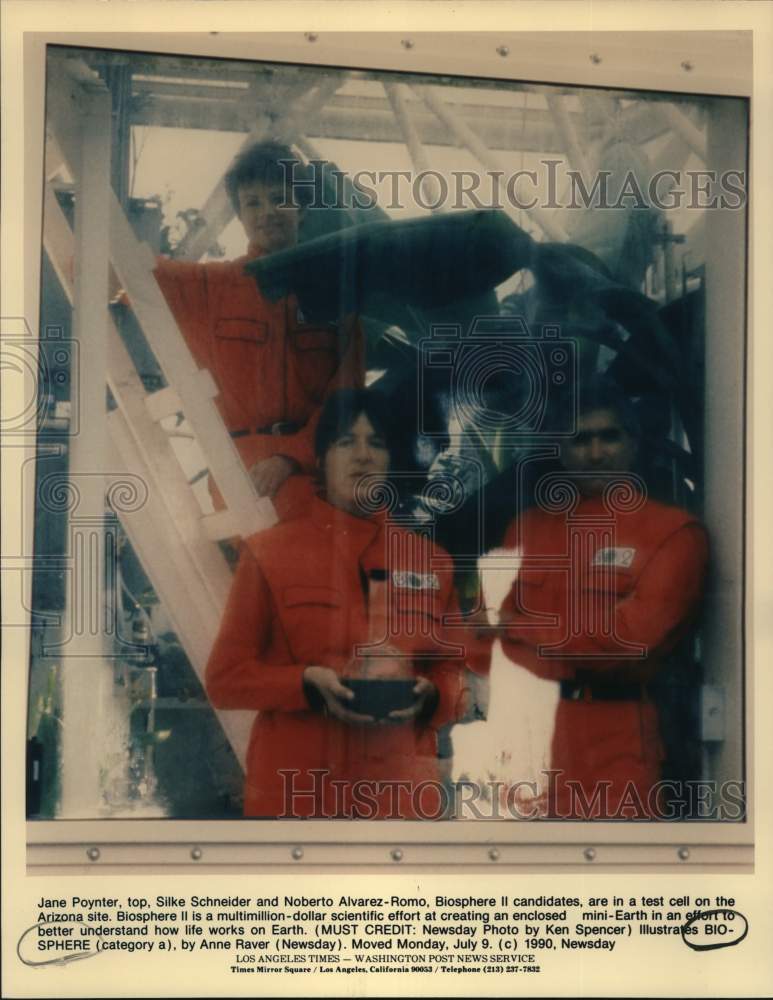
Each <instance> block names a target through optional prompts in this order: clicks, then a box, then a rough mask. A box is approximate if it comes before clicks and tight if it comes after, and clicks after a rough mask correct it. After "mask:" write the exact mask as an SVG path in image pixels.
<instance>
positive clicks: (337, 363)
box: [155, 143, 363, 519]
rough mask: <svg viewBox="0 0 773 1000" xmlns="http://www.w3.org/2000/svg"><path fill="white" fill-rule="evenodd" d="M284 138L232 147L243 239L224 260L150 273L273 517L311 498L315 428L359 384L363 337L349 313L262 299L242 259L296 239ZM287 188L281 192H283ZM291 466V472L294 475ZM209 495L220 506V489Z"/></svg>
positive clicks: (230, 181) (232, 187)
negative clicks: (337, 391) (336, 395)
mask: <svg viewBox="0 0 773 1000" xmlns="http://www.w3.org/2000/svg"><path fill="white" fill-rule="evenodd" d="M281 161H287V162H288V170H289V166H290V165H291V164H293V163H295V164H298V160H297V158H296V157H295V156H294V155H293V153H292V152H291V151H290V150H289V149H288V148H287V147H285V146H281V145H279V144H276V143H262V144H258V145H255V146H251V147H250V148H249V149H247V150H246V151H245V152H243V153H242V154H240V156H238V157H237V159H236V160H235V161H234V164H233V165H232V166H231V168H230V169H229V171H228V173H227V174H226V188H227V191H228V194H229V196H230V198H231V201H232V203H233V206H234V209H235V211H236V214H237V216H238V218H239V220H240V222H241V224H242V226H243V227H244V231H245V234H246V236H247V239H248V241H249V243H248V248H247V255H246V256H245V257H239V258H237V259H236V260H232V261H228V262H217V261H216V262H209V263H190V262H183V261H177V260H168V259H166V258H161V259H160V260H159V262H158V265H157V267H156V270H155V275H156V280H157V281H158V283H159V285H160V287H161V290H162V291H163V293H164V296H165V298H166V300H167V303H168V304H169V307H170V309H171V310H172V313H173V314H174V316H175V319H176V320H177V323H178V325H179V327H180V330H181V332H182V334H183V336H184V337H185V339H186V341H187V343H188V346H189V348H190V350H191V352H192V353H193V356H194V358H195V359H196V361H197V363H198V364H199V366H200V367H202V368H207V369H209V371H210V372H211V373H212V376H213V377H214V379H215V382H216V383H217V385H218V388H219V389H220V394H219V397H218V406H219V409H220V412H221V414H222V416H223V420H224V421H225V424H226V427H227V428H228V430H229V431H230V432H231V435H232V437H233V438H234V440H235V442H236V446H237V448H238V450H239V453H240V455H241V456H242V459H243V461H244V463H245V465H246V467H247V468H248V470H250V473H251V476H252V479H253V482H254V484H255V487H256V489H257V492H258V494H259V495H261V496H268V497H271V498H273V499H274V503H275V506H276V507H277V512H278V514H279V516H280V519H282V518H285V517H288V516H291V515H292V514H293V513H294V512H296V511H297V510H298V508H299V507H300V506H301V505H302V503H303V502H304V501H306V500H308V498H309V497H310V495H311V493H312V490H311V486H310V480H309V479H308V476H309V474H311V473H312V472H313V471H314V447H313V442H314V427H315V425H316V421H317V418H318V415H319V408H320V406H321V404H322V402H323V400H324V398H325V397H326V396H327V394H328V393H329V392H331V391H332V390H333V389H334V388H337V387H340V386H347V385H352V386H358V385H362V382H363V343H362V335H361V332H360V329H359V325H358V323H357V322H356V320H355V319H354V317H347V318H346V319H344V320H343V321H342V322H341V323H340V324H335V325H332V324H331V325H322V326H320V325H316V324H309V323H306V321H305V319H304V317H303V315H302V313H301V311H300V309H299V307H298V304H297V302H296V301H295V298H294V297H293V296H290V297H288V298H285V299H280V300H279V301H277V302H269V301H268V300H267V299H265V298H264V297H263V296H262V295H261V293H260V291H259V289H258V287H257V285H256V283H255V280H254V279H253V278H252V277H250V276H249V275H247V274H245V273H244V264H245V261H247V260H249V259H251V258H255V257H258V256H261V255H263V254H269V253H273V252H275V251H277V250H284V249H288V248H290V247H292V246H294V245H295V244H296V242H297V240H298V225H299V217H300V212H301V209H300V208H299V207H298V206H297V205H296V204H295V203H293V200H292V196H291V193H290V191H289V190H287V185H286V184H285V172H284V168H283V166H282V162H281ZM286 192H287V193H286ZM298 473H300V475H296V474H298ZM215 502H216V505H217V506H220V504H221V501H220V499H219V496H218V495H217V494H215Z"/></svg>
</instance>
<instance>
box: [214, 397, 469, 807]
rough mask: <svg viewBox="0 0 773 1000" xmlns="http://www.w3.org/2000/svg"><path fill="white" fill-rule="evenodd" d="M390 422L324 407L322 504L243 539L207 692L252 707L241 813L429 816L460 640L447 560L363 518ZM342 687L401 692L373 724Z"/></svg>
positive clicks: (337, 401) (374, 405)
mask: <svg viewBox="0 0 773 1000" xmlns="http://www.w3.org/2000/svg"><path fill="white" fill-rule="evenodd" d="M390 451H391V431H390V415H389V412H388V409H387V407H386V404H385V402H384V401H383V399H382V398H381V397H379V396H378V395H377V394H375V393H373V392H369V391H368V390H341V391H339V392H337V393H335V394H334V395H332V396H331V397H330V398H329V399H328V401H327V403H326V404H325V407H324V409H323V412H322V415H321V417H320V420H319V422H318V424H317V428H316V453H317V457H318V462H319V470H320V479H321V484H322V486H321V494H320V495H319V496H316V497H315V498H314V499H313V501H312V503H311V504H310V506H309V509H308V510H307V512H306V513H305V514H304V515H303V516H301V517H297V518H296V519H295V520H293V521H292V522H283V523H279V524H278V525H275V526H274V527H273V528H270V529H269V530H267V531H263V532H259V533H257V534H255V535H253V536H251V537H250V538H248V539H247V540H246V541H245V544H244V546H243V550H242V554H241V558H240V562H239V565H238V568H237V571H236V574H235V577H234V582H233V586H232V590H231V593H230V597H229V600H228V604H227V607H226V611H225V614H224V616H223V620H222V623H221V627H220V632H219V635H218V637H217V640H216V642H215V645H214V648H213V650H212V654H211V656H210V659H209V662H208V665H207V670H206V688H207V693H208V695H209V698H210V700H211V701H212V703H213V705H215V706H216V707H217V708H221V709H253V710H255V711H256V712H257V713H258V714H257V717H256V719H255V722H254V725H253V728H252V734H251V738H250V743H249V749H248V753H247V774H246V784H245V801H244V813H245V815H247V816H263V817H283V818H290V817H318V818H322V817H330V818H332V817H339V818H342V817H347V818H358V817H359V818H402V819H412V818H438V817H439V816H440V815H441V814H443V812H444V810H445V807H446V805H447V802H445V801H444V793H443V786H442V784H441V776H440V772H439V769H438V761H437V731H438V729H440V728H441V727H442V726H444V725H446V724H448V723H450V722H452V721H453V720H455V719H457V718H460V717H461V715H462V714H463V713H464V711H465V708H466V692H467V687H466V682H465V652H466V641H465V637H466V628H465V627H464V625H463V624H462V625H461V626H460V625H459V624H458V623H457V626H456V628H455V627H453V626H452V625H448V624H447V623H446V622H445V621H444V618H445V616H448V615H458V605H457V600H456V595H455V592H454V587H453V567H452V562H451V558H450V556H448V554H447V553H445V552H444V551H443V550H442V549H440V548H438V547H437V546H435V545H434V544H433V543H432V542H430V541H429V540H428V539H427V538H426V537H425V536H424V535H421V534H418V533H414V532H412V531H408V530H406V529H405V528H404V527H401V526H400V525H399V524H396V523H394V522H393V521H392V520H390V518H389V517H388V516H387V515H386V514H384V513H383V512H375V509H374V508H375V501H376V500H377V499H378V494H379V489H378V488H377V487H373V480H371V487H373V491H372V492H371V493H370V494H369V493H368V489H367V483H363V482H362V479H363V476H376V477H381V479H380V480H379V481H380V482H381V483H382V486H381V488H380V492H381V494H382V495H383V496H387V495H389V493H390V489H389V483H388V479H386V478H384V477H387V474H388V471H389V462H390ZM347 676H353V677H357V676H360V677H363V676H364V677H379V678H390V677H391V678H395V677H397V678H403V679H406V678H410V679H412V680H415V685H414V686H413V688H412V689H411V688H410V686H409V689H408V693H409V695H410V694H411V691H412V699H413V700H412V701H411V704H410V705H409V706H407V707H404V708H400V709H395V710H393V711H392V712H391V713H390V714H389V715H388V716H387V718H386V719H385V720H383V721H378V720H377V719H375V718H374V717H373V716H370V715H367V714H364V713H362V712H357V711H353V710H352V707H351V701H352V698H353V692H352V691H351V690H350V688H349V687H348V686H347V685H346V684H345V679H346V677H347Z"/></svg>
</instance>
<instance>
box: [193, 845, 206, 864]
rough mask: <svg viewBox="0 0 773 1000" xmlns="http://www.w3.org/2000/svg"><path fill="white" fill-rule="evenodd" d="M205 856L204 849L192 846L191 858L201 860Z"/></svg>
mask: <svg viewBox="0 0 773 1000" xmlns="http://www.w3.org/2000/svg"><path fill="white" fill-rule="evenodd" d="M203 857H204V852H203V851H202V849H201V848H200V847H192V848H191V858H192V859H193V860H194V861H201V859H202V858H203Z"/></svg>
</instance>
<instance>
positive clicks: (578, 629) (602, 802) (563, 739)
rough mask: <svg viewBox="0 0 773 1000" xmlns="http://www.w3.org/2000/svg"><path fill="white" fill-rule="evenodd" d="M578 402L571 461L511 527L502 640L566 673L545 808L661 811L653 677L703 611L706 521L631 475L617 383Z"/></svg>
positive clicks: (523, 660)
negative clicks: (512, 558)
mask: <svg viewBox="0 0 773 1000" xmlns="http://www.w3.org/2000/svg"><path fill="white" fill-rule="evenodd" d="M580 405H581V412H580V415H579V420H578V424H577V429H576V434H575V436H574V437H573V438H571V439H568V440H567V441H566V442H565V443H564V444H562V446H561V463H562V465H563V468H564V470H565V474H563V473H562V474H561V475H560V477H559V478H560V481H559V479H557V480H556V481H554V483H553V486H552V488H547V489H546V490H545V491H544V493H543V497H542V499H543V502H542V503H541V504H540V503H539V494H538V505H537V506H535V507H533V508H531V509H529V510H527V511H525V512H524V513H523V514H522V515H521V516H520V517H518V518H517V519H516V520H515V521H514V522H513V523H512V524H511V525H510V527H509V529H508V532H507V536H506V539H505V547H506V548H507V549H512V550H516V551H519V552H520V553H521V558H522V561H521V565H520V569H519V572H518V575H517V578H516V580H515V582H514V583H513V585H512V587H511V589H510V591H509V593H508V595H507V597H506V599H505V601H504V603H503V605H502V608H501V611H500V626H501V628H502V646H503V649H504V651H505V653H506V654H507V656H508V657H509V658H510V659H511V660H512V661H513V662H514V663H516V664H518V665H519V666H521V667H525V668H526V669H527V670H530V671H532V672H533V673H535V674H537V675H538V676H540V677H543V678H546V679H549V680H554V681H559V682H560V694H561V697H560V701H559V704H558V709H557V714H556V719H555V726H554V732H553V739H552V751H551V765H550V771H551V772H552V773H551V775H550V779H551V780H550V782H549V785H550V787H549V790H548V812H549V814H550V815H551V816H557V817H568V818H575V819H586V818H596V819H598V818H608V819H609V818H652V817H657V815H658V812H659V799H658V789H657V783H658V781H659V779H660V765H661V762H662V759H663V751H662V744H661V739H660V735H659V728H658V717H657V710H656V707H655V705H654V704H653V702H652V701H651V699H650V697H649V694H648V689H647V683H648V682H649V681H651V680H652V679H653V678H654V677H655V675H656V673H657V672H658V670H659V669H660V668H661V667H662V666H663V664H664V661H665V659H666V657H667V655H668V653H669V652H670V651H671V650H672V648H673V647H674V645H675V644H676V643H677V642H678V641H679V639H681V638H682V637H684V635H685V634H686V632H687V631H688V630H689V628H690V626H691V624H692V623H693V622H694V619H695V614H696V611H697V609H698V606H699V603H700V599H701V595H702V589H703V582H704V576H705V569H706V563H707V554H708V546H707V539H706V533H705V530H704V528H703V527H702V526H701V525H700V524H699V523H698V521H697V520H696V519H695V517H693V516H692V515H691V514H689V513H688V512H687V511H685V510H681V509H678V508H676V507H672V506H667V505H665V504H662V503H659V502H656V501H655V500H652V499H649V498H648V496H647V493H646V488H645V486H644V483H643V481H642V480H641V479H640V478H639V477H638V476H632V475H630V474H629V473H630V471H631V470H632V469H633V468H634V464H635V459H636V452H637V429H636V423H635V416H634V415H633V414H632V412H631V409H630V405H629V404H628V401H627V400H626V399H625V397H623V396H622V395H621V393H620V392H619V390H618V389H617V387H616V386H614V385H613V384H610V383H608V382H606V383H605V382H604V381H603V380H598V381H597V382H596V383H595V384H591V385H590V386H589V387H587V388H586V391H585V392H584V393H583V392H582V391H581V395H580ZM545 485H546V487H548V486H549V483H548V482H547V481H546V482H545Z"/></svg>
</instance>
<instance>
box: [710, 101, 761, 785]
mask: <svg viewBox="0 0 773 1000" xmlns="http://www.w3.org/2000/svg"><path fill="white" fill-rule="evenodd" d="M739 103H740V102H736V101H731V100H717V101H712V102H711V107H710V115H709V126H708V154H707V161H706V166H707V168H709V169H711V170H716V171H717V173H718V174H719V175H721V174H722V172H723V171H725V170H745V169H746V130H745V121H744V115H743V113H742V111H741V109H740V108H739ZM705 215H706V361H705V368H706V386H705V401H706V402H705V406H706V413H705V441H704V448H705V456H706V458H705V486H704V489H705V504H704V516H705V520H706V525H707V527H708V530H709V535H710V538H711V555H712V573H711V588H710V592H709V594H708V602H707V608H706V612H705V614H704V622H705V625H704V630H703V640H704V641H703V659H704V669H705V680H706V681H707V682H708V683H709V684H716V685H720V686H721V687H722V688H723V689H724V701H725V717H726V731H725V739H724V741H722V742H719V743H709V744H706V746H705V766H706V774H705V775H704V777H707V778H710V779H713V780H715V781H724V780H727V779H731V780H738V779H740V778H741V777H742V776H743V748H744V723H745V721H746V720H744V718H743V713H742V704H743V702H742V692H743V684H744V661H743V657H742V650H743V645H742V643H743V602H742V596H743V569H744V559H743V551H744V547H743V546H744V527H743V526H744V519H745V516H746V511H745V509H744V496H743V492H742V489H741V484H742V482H743V472H744V409H745V403H746V401H745V399H744V351H743V344H744V333H745V320H746V304H745V292H746V275H745V267H746V259H745V254H744V248H745V245H746V216H745V212H744V210H743V209H741V210H732V209H729V208H725V209H722V208H714V209H707V210H706V212H705ZM749 471H750V472H751V470H749ZM751 681H752V678H751V676H748V675H747V677H746V684H747V699H749V701H747V704H748V703H750V700H751V691H750V687H751ZM746 738H747V746H750V745H751V739H750V734H749V733H747V734H746Z"/></svg>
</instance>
